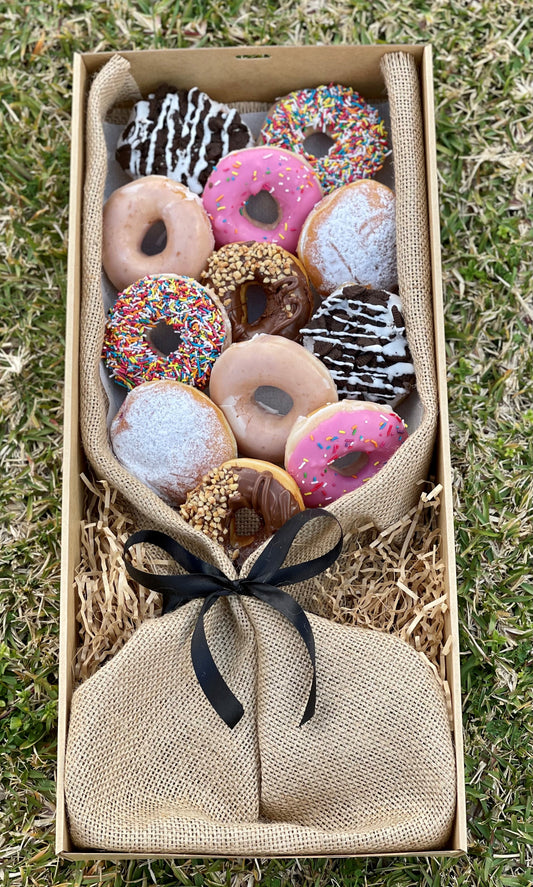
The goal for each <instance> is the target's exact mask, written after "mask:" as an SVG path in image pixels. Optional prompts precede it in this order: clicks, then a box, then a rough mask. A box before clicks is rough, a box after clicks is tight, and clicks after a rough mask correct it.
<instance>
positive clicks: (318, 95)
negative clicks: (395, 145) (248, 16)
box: [261, 83, 390, 193]
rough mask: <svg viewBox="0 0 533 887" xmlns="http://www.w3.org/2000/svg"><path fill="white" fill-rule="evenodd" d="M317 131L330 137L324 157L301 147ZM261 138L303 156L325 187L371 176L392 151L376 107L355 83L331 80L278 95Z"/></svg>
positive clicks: (334, 186)
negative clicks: (332, 81)
mask: <svg viewBox="0 0 533 887" xmlns="http://www.w3.org/2000/svg"><path fill="white" fill-rule="evenodd" d="M315 133H323V134H325V135H328V136H329V137H330V138H331V139H333V145H331V147H330V149H329V151H328V153H327V154H326V155H324V156H323V157H315V156H314V155H313V154H309V153H308V152H307V151H306V150H305V147H304V141H305V139H307V138H308V137H309V136H310V135H314V134H315ZM261 138H262V141H263V143H264V144H267V145H274V146H275V147H277V148H286V149H287V150H288V151H294V153H296V154H300V155H302V156H303V157H305V159H306V160H307V161H309V163H310V164H311V165H312V167H313V168H314V170H315V172H316V174H317V176H318V179H319V181H320V184H321V186H322V188H323V190H324V191H325V192H326V193H329V192H330V191H332V190H333V189H334V188H339V187H340V186H341V185H347V184H348V183H349V182H353V181H355V180H356V179H368V178H371V177H372V176H373V175H375V173H376V172H377V171H378V170H379V169H381V167H382V166H383V162H384V160H385V157H386V156H387V154H389V153H390V152H389V148H388V144H387V133H386V131H385V126H384V123H383V121H382V120H381V119H380V117H379V114H378V112H377V111H376V109H375V108H373V107H371V106H370V105H368V104H367V103H366V102H365V100H364V99H363V98H362V97H361V96H360V95H359V93H357V92H355V90H354V89H351V88H350V87H347V86H338V85H335V84H333V83H330V84H329V86H318V87H317V88H316V89H302V90H298V91H296V92H291V93H289V95H288V96H286V97H285V98H282V99H280V100H279V101H278V102H277V103H276V105H275V106H274V108H273V109H272V111H271V113H270V114H269V116H268V117H267V119H266V120H265V123H264V125H263V128H262V130H261Z"/></svg>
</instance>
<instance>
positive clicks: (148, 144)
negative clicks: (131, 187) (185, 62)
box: [116, 84, 253, 194]
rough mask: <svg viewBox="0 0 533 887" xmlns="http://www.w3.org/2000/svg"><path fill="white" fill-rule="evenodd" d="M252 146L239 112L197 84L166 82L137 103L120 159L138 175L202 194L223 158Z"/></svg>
mask: <svg viewBox="0 0 533 887" xmlns="http://www.w3.org/2000/svg"><path fill="white" fill-rule="evenodd" d="M250 145H253V136H252V134H251V132H250V130H249V129H248V127H247V126H246V124H245V123H244V122H243V121H242V120H241V117H240V114H239V112H238V111H236V110H234V109H231V108H228V107H227V106H226V105H222V104H220V102H215V101H214V100H213V99H211V98H209V96H208V95H207V94H206V93H205V92H201V91H200V90H199V89H198V88H197V87H196V86H193V88H192V89H188V90H187V89H176V87H173V86H168V85H166V84H163V85H161V86H159V87H158V88H157V89H156V90H155V92H153V93H151V94H150V95H149V96H148V99H147V100H145V101H140V102H137V103H136V105H135V106H134V108H133V110H132V112H131V115H130V119H129V120H128V123H127V124H126V127H125V129H124V131H123V132H122V134H121V136H120V138H119V140H118V143H117V151H116V158H117V160H118V162H119V163H120V165H121V166H122V168H123V169H124V170H126V172H128V173H129V174H130V175H131V176H132V177H133V178H138V177H139V176H150V175H160V176H168V178H170V179H174V181H176V182H181V183H182V184H183V185H187V187H188V188H190V190H191V191H194V193H195V194H201V193H202V191H203V188H204V185H205V183H206V181H207V178H208V176H209V174H210V172H211V171H212V169H213V167H214V166H215V165H216V164H217V163H218V161H219V160H220V158H221V157H224V156H225V155H226V154H229V152H230V151H237V150H239V149H241V148H247V147H248V146H250Z"/></svg>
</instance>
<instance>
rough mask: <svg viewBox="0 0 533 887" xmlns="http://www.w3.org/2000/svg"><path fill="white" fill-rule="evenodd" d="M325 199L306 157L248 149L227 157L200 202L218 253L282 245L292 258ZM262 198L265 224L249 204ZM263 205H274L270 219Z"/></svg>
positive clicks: (211, 178)
mask: <svg viewBox="0 0 533 887" xmlns="http://www.w3.org/2000/svg"><path fill="white" fill-rule="evenodd" d="M262 192H266V197H265V195H263V194H262ZM258 195H260V197H258ZM322 196H323V195H322V189H321V187H320V184H319V182H318V178H317V176H316V174H315V172H314V170H313V167H312V166H311V164H310V163H308V162H307V160H306V159H305V157H300V156H298V155H296V154H293V153H292V152H290V151H284V150H282V149H281V148H270V147H269V148H245V149H244V150H242V151H233V152H232V153H231V154H228V155H227V156H226V157H224V158H223V160H221V161H220V162H219V163H218V164H217V166H216V167H215V169H214V170H213V172H212V173H211V175H210V176H209V178H208V180H207V182H206V185H205V189H204V193H203V195H202V199H203V202H204V207H205V209H206V211H207V214H208V216H209V218H210V219H211V224H212V226H213V233H214V235H215V243H216V246H217V248H218V247H220V246H223V245H224V244H226V243H236V242H237V241H245V240H256V241H269V242H270V243H278V244H279V245H280V246H282V247H283V249H286V250H287V251H288V252H290V253H294V252H296V247H297V245H298V237H299V234H300V231H301V228H302V225H303V223H304V222H305V220H306V218H307V216H308V215H309V213H310V212H311V210H312V209H313V207H314V206H315V204H316V203H318V202H319V200H321V199H322ZM261 197H263V217H264V218H266V220H265V221H263V220H262V219H260V218H259V217H260V216H261V214H262V212H261V210H259V211H258V203H257V202H256V205H255V210H254V209H252V206H251V198H252V199H254V200H256V201H260V199H261ZM265 200H266V201H268V203H269V204H270V206H269V207H268V212H267V215H266V216H265V215H264V203H265ZM252 212H253V213H254V216H252V215H251V213H252Z"/></svg>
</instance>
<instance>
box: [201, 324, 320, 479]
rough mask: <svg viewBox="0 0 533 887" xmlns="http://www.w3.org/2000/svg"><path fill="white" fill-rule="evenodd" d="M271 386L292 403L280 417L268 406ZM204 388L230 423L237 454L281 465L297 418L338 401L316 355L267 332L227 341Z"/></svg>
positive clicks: (278, 413)
mask: <svg viewBox="0 0 533 887" xmlns="http://www.w3.org/2000/svg"><path fill="white" fill-rule="evenodd" d="M265 388H266V389H267V391H266V392H265V391H264V389H265ZM272 388H275V389H279V391H281V392H284V393H285V395H289V398H288V399H289V402H290V403H291V404H292V406H291V407H290V409H289V411H288V412H287V413H286V414H285V415H283V414H282V413H281V412H278V411H277V410H276V408H275V405H272V406H270V405H268V393H269V392H268V389H272ZM261 389H263V390H261ZM209 391H210V395H211V397H212V398H213V400H214V401H215V403H216V404H218V405H219V407H220V408H221V410H222V411H223V412H224V415H225V416H226V419H227V420H228V422H229V424H230V425H231V428H232V430H233V433H234V435H235V437H236V439H237V444H238V447H239V453H240V454H241V455H243V456H252V457H254V458H256V459H266V460H267V461H268V462H280V463H281V462H282V461H283V454H284V451H285V443H286V441H287V437H288V434H289V431H290V430H291V428H292V426H293V425H294V422H295V421H296V419H297V418H298V416H307V415H308V414H309V413H310V412H311V411H312V410H316V409H318V407H322V406H324V404H328V403H334V402H335V401H336V400H337V389H336V388H335V385H334V383H333V380H332V378H331V376H330V374H329V372H328V370H327V369H326V367H325V366H324V365H323V364H322V363H321V362H320V361H319V360H318V359H317V358H316V357H314V356H313V355H312V354H309V352H308V351H306V350H305V348H303V347H302V346H301V345H298V344H297V343H296V342H293V341H292V340H291V339H285V338H283V336H269V335H266V334H261V335H257V336H254V338H253V339H248V341H246V342H237V343H236V344H235V345H230V347H229V348H228V349H227V350H226V351H224V353H223V354H222V355H221V356H220V357H219V359H218V360H217V362H216V363H215V366H214V367H213V371H212V373H211V385H210V389H209ZM265 401H266V404H265Z"/></svg>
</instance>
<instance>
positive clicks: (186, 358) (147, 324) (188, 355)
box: [102, 274, 231, 390]
mask: <svg viewBox="0 0 533 887" xmlns="http://www.w3.org/2000/svg"><path fill="white" fill-rule="evenodd" d="M162 326H163V327H168V329H167V330H166V332H167V334H170V335H173V334H174V336H173V341H172V345H175V346H176V347H175V349H174V350H172V351H170V353H168V354H165V353H163V351H161V350H160V349H159V348H158V346H157V344H156V343H155V342H156V341H157V340H156V339H155V336H156V328H159V330H161V327H162ZM230 330H231V327H230V323H229V319H228V317H227V315H226V312H225V311H224V309H223V308H222V306H221V304H220V302H219V300H218V299H217V298H216V296H214V295H213V294H212V293H210V292H209V291H208V290H207V289H206V288H205V287H203V286H201V285H200V284H199V283H197V282H196V281H195V280H193V279H192V278H191V277H178V276H177V275H171V274H166V275H161V276H159V277H143V278H141V280H137V281H136V283H132V284H131V286H128V287H127V288H126V289H125V290H124V291H123V292H121V293H119V294H118V297H117V301H116V302H115V304H114V306H113V308H112V309H111V310H110V312H109V317H108V321H107V325H106V331H105V336H104V346H103V351H102V356H103V358H104V360H105V362H106V366H107V368H108V370H109V373H110V375H111V376H112V378H113V379H114V380H115V381H116V382H118V384H119V385H122V386H123V387H124V388H128V389H131V388H135V386H137V385H140V384H141V383H142V382H149V381H152V380H155V379H175V380H177V381H178V382H184V383H185V384H186V385H192V386H193V387H194V388H198V389H200V390H202V389H204V388H207V385H208V383H209V377H210V375H211V369H212V367H213V364H214V362H215V360H216V359H217V357H219V355H220V354H221V352H222V350H223V348H224V347H225V345H227V344H229V343H230V341H231V335H230ZM152 336H153V337H154V339H152Z"/></svg>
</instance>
